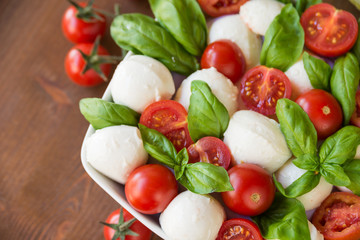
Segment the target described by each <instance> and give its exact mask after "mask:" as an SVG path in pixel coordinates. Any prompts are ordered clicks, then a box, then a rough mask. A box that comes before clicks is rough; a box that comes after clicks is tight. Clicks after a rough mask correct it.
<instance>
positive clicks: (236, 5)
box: [198, 0, 248, 17]
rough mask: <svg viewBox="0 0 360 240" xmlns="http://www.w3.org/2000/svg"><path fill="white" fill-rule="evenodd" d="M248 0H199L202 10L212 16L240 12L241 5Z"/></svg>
mask: <svg viewBox="0 0 360 240" xmlns="http://www.w3.org/2000/svg"><path fill="white" fill-rule="evenodd" d="M247 1H248V0H198V3H199V4H200V7H201V8H202V10H203V11H204V12H205V13H207V14H208V15H210V16H212V17H219V16H222V15H226V14H234V13H239V11H240V6H241V5H243V4H244V3H246V2H247Z"/></svg>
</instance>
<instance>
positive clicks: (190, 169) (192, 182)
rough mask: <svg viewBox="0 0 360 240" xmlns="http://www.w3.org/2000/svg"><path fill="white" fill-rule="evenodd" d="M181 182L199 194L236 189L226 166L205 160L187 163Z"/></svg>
mask: <svg viewBox="0 0 360 240" xmlns="http://www.w3.org/2000/svg"><path fill="white" fill-rule="evenodd" d="M179 182H180V183H181V184H182V185H183V186H184V187H186V188H187V189H188V190H190V191H191V192H194V193H198V194H208V193H212V192H226V191H232V190H234V188H233V187H232V186H231V184H230V179H229V175H228V173H227V172H226V170H225V168H223V167H219V166H215V165H213V164H211V163H205V162H197V163H190V164H187V165H186V168H185V171H184V174H183V175H182V176H181V178H180V179H179Z"/></svg>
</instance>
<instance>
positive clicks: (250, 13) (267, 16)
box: [240, 0, 285, 36]
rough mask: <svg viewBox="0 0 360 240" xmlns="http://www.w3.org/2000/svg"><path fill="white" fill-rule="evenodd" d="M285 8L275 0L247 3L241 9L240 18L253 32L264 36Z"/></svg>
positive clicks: (259, 0)
mask: <svg viewBox="0 0 360 240" xmlns="http://www.w3.org/2000/svg"><path fill="white" fill-rule="evenodd" d="M284 6H285V5H284V4H283V3H281V2H278V1H275V0H257V1H247V2H246V3H244V5H242V6H241V7H240V18H241V19H242V20H243V21H244V23H245V24H246V25H247V26H248V27H249V28H250V29H251V31H253V32H254V33H256V34H260V35H263V36H264V35H265V33H266V30H267V29H268V28H269V26H270V23H271V22H272V21H273V20H274V18H275V17H276V16H277V15H279V14H280V12H281V9H282V8H283V7H284Z"/></svg>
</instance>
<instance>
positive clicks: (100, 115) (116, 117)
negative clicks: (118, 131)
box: [79, 98, 140, 129]
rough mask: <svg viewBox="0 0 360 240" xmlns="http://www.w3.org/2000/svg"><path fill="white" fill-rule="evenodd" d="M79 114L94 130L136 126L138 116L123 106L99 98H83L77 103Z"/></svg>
mask: <svg viewBox="0 0 360 240" xmlns="http://www.w3.org/2000/svg"><path fill="white" fill-rule="evenodd" d="M79 107H80V112H81V113H82V115H84V117H85V118H86V120H88V121H89V123H90V124H91V125H92V126H93V127H94V128H95V129H101V128H105V127H110V126H115V125H129V126H137V124H138V122H139V119H140V114H139V113H137V112H135V111H134V110H132V109H131V108H128V107H126V106H123V105H119V104H116V103H112V102H108V101H105V100H102V99H100V98H83V99H81V100H80V103H79Z"/></svg>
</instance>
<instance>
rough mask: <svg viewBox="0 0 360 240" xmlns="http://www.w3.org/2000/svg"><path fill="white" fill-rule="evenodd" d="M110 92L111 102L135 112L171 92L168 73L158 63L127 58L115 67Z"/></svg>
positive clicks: (172, 83)
mask: <svg viewBox="0 0 360 240" xmlns="http://www.w3.org/2000/svg"><path fill="white" fill-rule="evenodd" d="M110 89H111V95H112V97H113V100H114V102H115V103H118V104H122V105H125V106H128V107H130V108H131V109H133V110H135V111H137V112H139V113H141V112H142V111H143V110H144V109H145V107H146V106H147V105H149V104H151V103H153V102H156V101H159V100H163V99H170V98H171V97H172V95H173V94H174V93H175V85H174V81H173V78H172V75H171V73H170V71H169V70H168V69H167V68H166V67H165V66H164V65H163V64H162V63H160V62H159V61H157V60H155V59H153V58H150V57H147V56H142V55H133V56H130V57H128V58H126V59H125V60H123V61H122V62H121V63H120V64H119V65H118V66H117V68H116V70H115V72H114V75H113V77H112V79H111V86H110Z"/></svg>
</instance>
